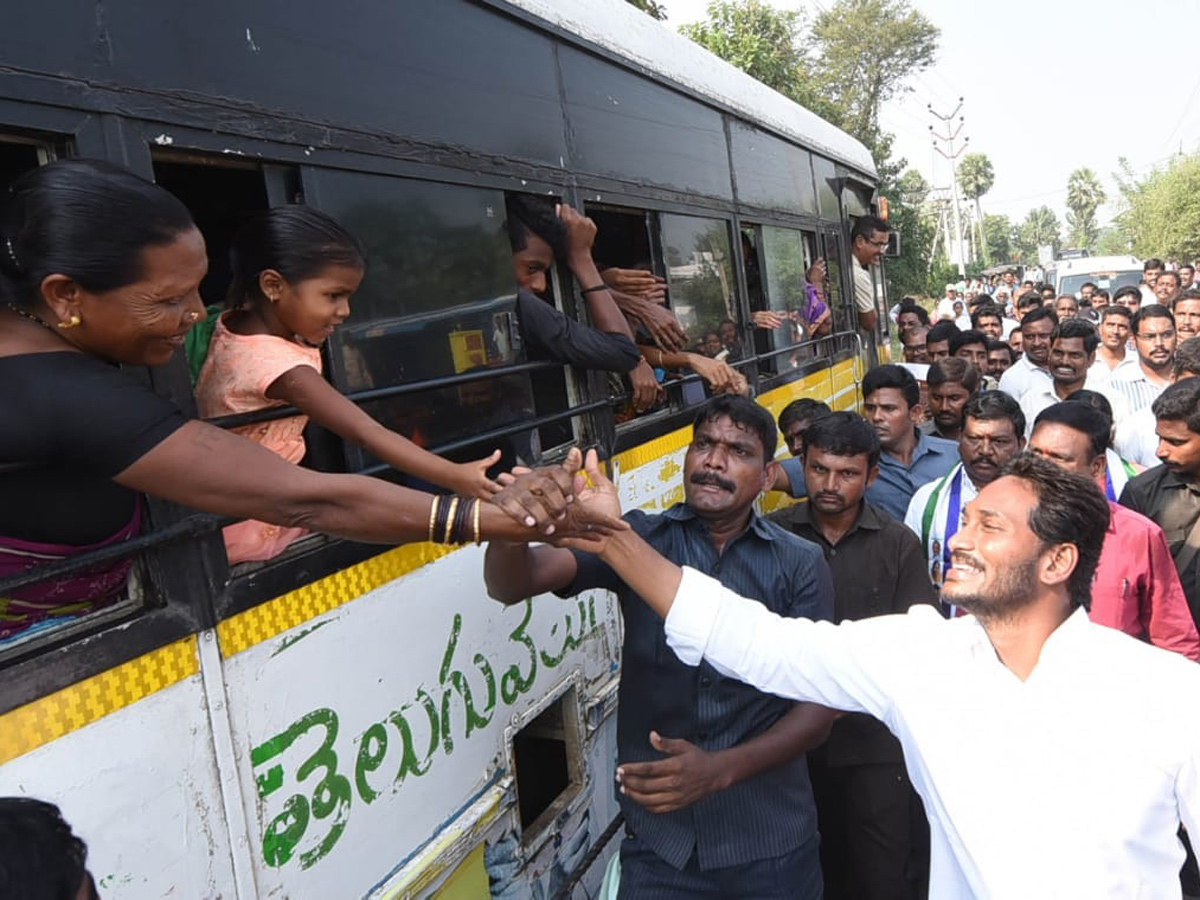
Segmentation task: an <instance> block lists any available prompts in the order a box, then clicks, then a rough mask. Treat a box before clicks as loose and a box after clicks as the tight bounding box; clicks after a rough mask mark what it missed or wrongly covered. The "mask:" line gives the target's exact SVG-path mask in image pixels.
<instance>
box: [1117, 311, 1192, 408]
mask: <svg viewBox="0 0 1200 900" xmlns="http://www.w3.org/2000/svg"><path fill="white" fill-rule="evenodd" d="M1129 327H1130V330H1131V331H1132V332H1133V342H1134V346H1135V347H1136V348H1137V355H1138V364H1137V365H1136V366H1125V367H1123V368H1118V369H1115V370H1113V373H1112V375H1111V376H1109V379H1108V385H1109V387H1110V388H1111V389H1112V390H1113V391H1115V392H1119V393H1120V394H1122V395H1124V397H1125V399H1127V400H1128V401H1129V408H1130V411H1131V412H1137V411H1138V410H1139V409H1145V408H1146V407H1147V406H1149V405H1150V404H1151V403H1153V402H1154V401H1155V400H1156V399H1157V398H1158V395H1159V394H1161V393H1162V392H1163V391H1164V390H1165V389H1166V388H1167V386H1168V385H1169V384H1170V383H1171V380H1172V379H1171V369H1172V366H1173V365H1174V362H1175V341H1176V337H1175V317H1174V316H1173V315H1171V311H1170V310H1169V309H1167V308H1166V307H1165V306H1160V305H1159V304H1157V303H1151V304H1150V305H1149V306H1143V307H1142V308H1141V309H1140V310H1139V311H1138V313H1137V315H1135V316H1134V317H1133V321H1132V322H1130V326H1129Z"/></svg>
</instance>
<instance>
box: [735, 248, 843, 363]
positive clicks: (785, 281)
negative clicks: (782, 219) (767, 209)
mask: <svg viewBox="0 0 1200 900" xmlns="http://www.w3.org/2000/svg"><path fill="white" fill-rule="evenodd" d="M759 230H760V232H761V234H762V239H761V240H762V256H763V270H762V272H763V278H762V280H763V287H764V289H765V295H766V305H765V307H764V308H765V309H768V310H770V311H772V312H776V313H779V314H780V315H782V316H783V317H784V323H783V325H782V326H781V327H780V328H776V329H773V330H770V331H768V330H765V329H760V328H756V329H755V338H756V340H757V341H758V342H760V345H763V346H765V347H766V349H768V350H772V351H773V350H782V349H784V348H786V347H792V346H795V345H797V344H800V343H802V342H804V341H810V340H812V339H813V337H814V333H813V332H814V329H816V330H819V331H822V333H823V330H824V329H826V328H827V326H826V325H825V323H826V321H827V320H828V319H829V316H830V312H829V307H828V305H827V304H826V303H825V302H824V301H822V300H820V299H819V298H818V297H812V298H810V297H809V293H808V290H807V287H806V286H807V281H806V280H805V277H804V276H805V272H807V271H808V269H809V267H810V266H811V265H812V264H813V261H814V260H815V259H816V253H815V250H816V235H815V234H812V233H809V232H803V231H797V230H796V229H793V228H780V227H778V226H774V225H764V226H762V227H761V228H760V229H759ZM747 277H749V276H748V274H747ZM818 287H820V286H818ZM822 289H823V288H822ZM812 355H813V352H812V349H811V348H807V349H803V350H802V349H797V350H796V351H794V352H793V353H791V354H785V355H782V356H776V357H772V359H771V362H772V363H773V365H772V366H769V367H765V368H766V370H767V371H771V372H785V371H787V370H788V369H791V368H796V367H798V366H799V365H800V364H801V362H802V361H803V360H805V359H810V358H812Z"/></svg>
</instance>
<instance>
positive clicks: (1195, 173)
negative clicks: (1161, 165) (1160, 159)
mask: <svg viewBox="0 0 1200 900" xmlns="http://www.w3.org/2000/svg"><path fill="white" fill-rule="evenodd" d="M1122 162H1124V161H1122ZM1123 174H1124V175H1126V176H1127V177H1126V179H1125V180H1122V178H1121V175H1118V185H1120V187H1121V194H1122V198H1123V199H1124V201H1125V204H1126V209H1125V210H1124V211H1123V212H1122V213H1121V215H1119V216H1118V217H1117V227H1118V230H1119V231H1121V232H1122V236H1123V237H1124V238H1126V239H1127V240H1128V241H1129V242H1130V243H1131V244H1132V246H1133V252H1134V254H1136V255H1137V256H1140V257H1142V258H1143V259H1144V258H1146V257H1151V256H1157V257H1166V258H1170V259H1177V260H1183V259H1194V258H1195V257H1196V255H1197V251H1198V249H1200V152H1198V153H1193V154H1191V155H1186V156H1177V157H1175V158H1174V159H1173V160H1171V162H1170V163H1169V164H1168V166H1167V168H1165V169H1156V170H1155V171H1153V172H1151V173H1150V174H1149V175H1148V176H1146V177H1145V178H1144V179H1142V180H1140V181H1139V180H1137V179H1135V178H1133V176H1132V172H1131V170H1130V169H1129V168H1128V164H1127V163H1126V164H1125V170H1124V173H1123Z"/></svg>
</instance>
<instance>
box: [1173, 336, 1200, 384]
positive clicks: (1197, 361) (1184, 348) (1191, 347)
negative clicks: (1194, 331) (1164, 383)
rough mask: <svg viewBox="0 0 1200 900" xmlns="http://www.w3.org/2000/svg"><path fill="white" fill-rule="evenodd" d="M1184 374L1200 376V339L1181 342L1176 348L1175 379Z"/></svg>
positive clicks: (1195, 338) (1194, 338) (1193, 338)
mask: <svg viewBox="0 0 1200 900" xmlns="http://www.w3.org/2000/svg"><path fill="white" fill-rule="evenodd" d="M1184 372H1188V373H1190V374H1192V375H1200V337H1192V338H1188V339H1187V340H1186V341H1180V342H1179V346H1177V347H1176V348H1175V373H1174V374H1175V377H1176V378H1178V377H1179V376H1180V375H1182V374H1183V373H1184Z"/></svg>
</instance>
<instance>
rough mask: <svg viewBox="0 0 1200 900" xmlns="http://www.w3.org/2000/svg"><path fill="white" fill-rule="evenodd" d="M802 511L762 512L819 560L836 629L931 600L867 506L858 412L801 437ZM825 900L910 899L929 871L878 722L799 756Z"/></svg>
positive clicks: (869, 454) (893, 754) (894, 748)
mask: <svg viewBox="0 0 1200 900" xmlns="http://www.w3.org/2000/svg"><path fill="white" fill-rule="evenodd" d="M804 439H805V446H804V480H805V484H806V485H807V488H808V496H809V502H808V503H801V504H796V505H795V506H789V507H787V508H786V509H782V510H780V511H779V512H776V513H773V514H772V515H771V517H770V518H771V521H773V522H776V523H778V524H779V525H782V526H783V527H784V528H786V529H787V530H788V531H790V532H792V533H793V534H795V535H798V536H799V537H802V538H804V539H805V540H807V541H812V542H813V543H814V544H816V545H817V546H818V547H820V548H821V550H822V552H823V553H824V554H825V561H826V562H827V563H829V568H830V570H831V571H832V573H833V596H834V602H833V618H834V621H837V622H841V621H844V620H847V619H849V620H857V619H865V618H868V617H870V616H880V615H889V614H893V613H903V612H907V611H908V609H909V607H911V606H912V605H913V604H916V603H933V602H934V601H935V599H936V593H935V591H934V590H933V586H932V585H931V584H930V582H929V579H928V578H927V577H926V574H925V560H924V558H923V557H922V555H921V548H920V547H919V546H918V544H917V540H916V538H915V537H914V536H913V535H912V533H911V532H910V531H909V530H908V529H907V528H905V527H904V526H903V525H902V524H900V522H898V521H896V520H895V519H893V518H892V517H891V516H889V515H888V514H887V513H885V512H884V511H883V510H881V509H876V508H875V507H874V506H872V505H871V504H870V503H868V502H867V501H866V500H865V499H863V495H864V493H865V492H866V489H867V485H868V484H870V483H871V481H872V480H873V479H874V478H875V475H876V467H877V464H878V461H879V438H878V437H877V436H876V434H875V431H874V429H873V428H871V426H870V425H868V424H867V423H866V422H865V421H863V419H862V417H861V416H858V415H855V414H854V413H851V412H836V413H832V414H831V415H829V416H826V417H825V418H823V419H820V420H818V421H815V422H813V424H812V425H811V426H809V428H808V430H807V431H806V432H805V434H804ZM808 767H809V772H810V773H811V775H812V781H813V792H814V794H815V795H816V800H817V817H818V819H819V821H820V823H821V867H822V870H823V871H824V874H825V897H826V900H842V898H844V900H910V898H915V897H917V896H918V895H920V893H921V882H922V880H923V877H924V875H925V874H926V873H927V870H928V865H929V859H928V857H929V846H928V827H927V826H926V825H925V816H924V812H923V811H922V810H921V807H920V801H919V800H917V798H916V795H915V794H913V792H912V786H911V785H910V783H909V781H908V776H907V774H906V773H905V771H904V755H903V753H902V752H901V750H900V743H899V741H897V740H896V739H895V738H894V737H892V735H891V734H889V733H888V730H887V728H886V727H885V726H884V725H883V724H882V723H881V722H879V721H878V720H876V719H873V718H871V717H870V716H865V715H862V714H852V715H848V716H844V717H842V718H840V719H838V721H837V722H835V723H834V725H833V730H832V731H831V732H830V735H829V740H828V741H826V743H825V744H824V746H822V747H819V748H817V750H815V751H813V752H811V753H809V755H808Z"/></svg>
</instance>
